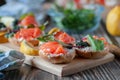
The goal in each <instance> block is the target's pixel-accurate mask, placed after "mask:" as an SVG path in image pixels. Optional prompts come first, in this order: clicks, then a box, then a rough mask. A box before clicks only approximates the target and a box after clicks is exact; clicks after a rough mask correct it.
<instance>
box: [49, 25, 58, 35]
mask: <svg viewBox="0 0 120 80" xmlns="http://www.w3.org/2000/svg"><path fill="white" fill-rule="evenodd" d="M58 31H60V29H59V28H56V27H55V28H52V29H51V30H50V31H49V32H48V34H53V33H55V32H58Z"/></svg>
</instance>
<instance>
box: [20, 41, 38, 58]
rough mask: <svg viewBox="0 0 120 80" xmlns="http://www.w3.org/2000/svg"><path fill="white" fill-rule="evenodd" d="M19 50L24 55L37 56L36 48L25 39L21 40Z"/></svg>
mask: <svg viewBox="0 0 120 80" xmlns="http://www.w3.org/2000/svg"><path fill="white" fill-rule="evenodd" d="M20 51H21V52H22V53H24V54H26V55H31V56H37V55H38V49H36V48H35V47H33V46H32V45H31V44H30V43H28V42H27V41H25V40H24V41H22V42H21V44H20Z"/></svg>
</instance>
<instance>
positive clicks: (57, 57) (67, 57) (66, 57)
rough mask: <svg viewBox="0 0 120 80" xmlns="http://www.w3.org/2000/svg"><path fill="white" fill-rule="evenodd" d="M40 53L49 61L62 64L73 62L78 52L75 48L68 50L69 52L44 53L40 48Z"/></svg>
mask: <svg viewBox="0 0 120 80" xmlns="http://www.w3.org/2000/svg"><path fill="white" fill-rule="evenodd" d="M39 55H40V57H42V58H43V59H45V60H47V61H50V62H51V63H54V64H61V63H69V62H71V61H72V60H73V59H74V57H75V55H76V53H75V50H74V49H72V50H68V52H67V53H65V54H50V53H44V52H42V51H41V50H40V51H39Z"/></svg>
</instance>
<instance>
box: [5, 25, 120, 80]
mask: <svg viewBox="0 0 120 80" xmlns="http://www.w3.org/2000/svg"><path fill="white" fill-rule="evenodd" d="M104 27H105V26H104V25H103V27H101V26H100V27H99V29H98V30H97V31H95V32H92V33H90V34H95V35H99V36H105V37H106V38H107V40H108V41H110V42H112V43H117V44H118V45H119V44H120V42H118V41H119V40H120V39H119V37H118V38H116V37H113V36H111V37H109V36H108V34H106V31H105V29H104ZM71 35H73V36H74V35H75V36H76V37H77V39H78V40H79V38H81V34H79V35H76V34H72V33H71ZM112 38H113V39H115V41H112ZM4 73H5V74H6V77H5V79H3V80H120V59H119V58H116V59H115V60H114V61H112V62H110V63H107V64H104V65H100V66H97V67H94V68H91V69H89V70H85V71H81V72H78V73H76V74H73V75H69V76H65V77H59V76H56V75H54V74H51V73H48V72H46V71H43V70H40V69H37V68H34V67H31V66H29V65H26V64H25V65H23V66H22V67H21V69H19V70H13V71H9V72H4Z"/></svg>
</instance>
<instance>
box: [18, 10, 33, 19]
mask: <svg viewBox="0 0 120 80" xmlns="http://www.w3.org/2000/svg"><path fill="white" fill-rule="evenodd" d="M28 15H31V16H34V14H33V13H31V12H30V13H27V14H23V15H22V16H20V20H22V19H24V18H25V17H26V16H28Z"/></svg>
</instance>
